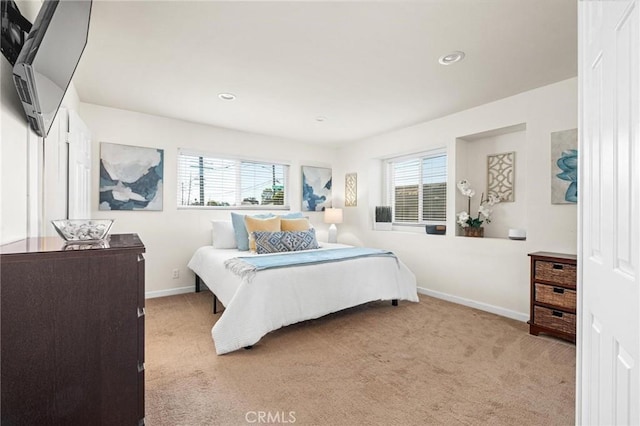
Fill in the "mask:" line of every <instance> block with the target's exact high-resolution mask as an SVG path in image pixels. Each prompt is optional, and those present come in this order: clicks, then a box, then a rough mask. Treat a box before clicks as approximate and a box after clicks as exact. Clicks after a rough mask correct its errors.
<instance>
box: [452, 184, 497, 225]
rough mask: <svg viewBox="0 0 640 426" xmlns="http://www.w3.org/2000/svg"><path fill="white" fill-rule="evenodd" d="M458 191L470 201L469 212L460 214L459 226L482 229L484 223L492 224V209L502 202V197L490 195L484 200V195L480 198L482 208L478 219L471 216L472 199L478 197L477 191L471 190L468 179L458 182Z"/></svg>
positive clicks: (480, 207) (479, 210)
mask: <svg viewBox="0 0 640 426" xmlns="http://www.w3.org/2000/svg"><path fill="white" fill-rule="evenodd" d="M457 186H458V189H459V190H460V192H461V193H462V195H464V196H465V197H467V198H468V199H469V207H468V212H467V211H462V212H460V213H458V215H457V217H458V224H459V225H460V226H461V227H463V228H466V227H469V226H470V227H473V228H480V227H481V226H482V224H483V223H484V222H487V223H491V213H492V210H491V208H490V207H493V206H494V205H496V204H497V203H499V202H500V197H499V196H497V195H494V194H489V195H488V196H487V198H486V199H485V198H484V193H482V195H481V196H480V206H479V207H478V215H477V216H476V217H472V216H471V215H470V212H471V197H473V196H474V195H476V191H474V190H473V189H472V188H471V184H470V183H469V181H467V180H466V179H463V180H461V181H460V182H458V185H457Z"/></svg>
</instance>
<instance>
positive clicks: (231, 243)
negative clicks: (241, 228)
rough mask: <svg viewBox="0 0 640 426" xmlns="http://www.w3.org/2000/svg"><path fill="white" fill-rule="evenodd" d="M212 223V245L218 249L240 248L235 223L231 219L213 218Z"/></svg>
mask: <svg viewBox="0 0 640 426" xmlns="http://www.w3.org/2000/svg"><path fill="white" fill-rule="evenodd" d="M211 225H212V226H213V229H212V231H211V237H212V241H211V245H212V246H213V248H217V249H234V248H238V246H237V244H236V234H235V232H234V231H233V224H232V223H231V221H230V220H212V221H211Z"/></svg>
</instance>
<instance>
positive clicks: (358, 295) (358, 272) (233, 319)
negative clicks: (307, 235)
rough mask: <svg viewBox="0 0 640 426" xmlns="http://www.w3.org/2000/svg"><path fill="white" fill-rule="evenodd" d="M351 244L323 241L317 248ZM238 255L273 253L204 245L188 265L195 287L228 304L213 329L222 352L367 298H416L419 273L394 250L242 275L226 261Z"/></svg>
mask: <svg viewBox="0 0 640 426" xmlns="http://www.w3.org/2000/svg"><path fill="white" fill-rule="evenodd" d="M349 247H351V246H347V245H343V244H330V243H322V244H321V247H320V248H319V249H316V250H314V251H321V250H332V249H346V248H349ZM334 251H337V250H334ZM289 254H294V253H289ZM324 254H327V253H324ZM278 255H279V256H282V255H285V256H286V255H287V254H282V253H279V254H278ZM240 256H248V257H251V256H256V257H265V256H275V255H272V254H259V255H257V254H253V255H250V254H248V253H247V252H241V251H238V250H237V249H218V248H214V247H213V246H204V247H201V248H199V249H198V250H197V251H196V252H195V253H194V255H193V257H192V258H191V260H190V261H189V264H188V266H189V268H190V269H191V270H192V271H193V272H194V273H195V274H196V282H197V286H198V285H199V284H200V282H203V283H204V284H205V285H206V286H207V287H208V288H209V289H210V290H211V292H212V293H213V294H214V297H216V298H217V299H218V300H219V301H220V302H221V303H222V305H224V306H225V309H224V311H223V312H222V315H221V317H220V318H219V319H218V321H217V322H216V324H215V325H214V327H213V329H212V330H211V333H212V336H213V340H214V342H215V347H216V352H217V353H218V355H221V354H225V353H228V352H232V351H235V350H238V349H241V348H247V347H251V346H252V345H254V344H255V343H257V342H258V341H259V340H260V339H261V338H262V337H263V336H264V335H265V334H267V333H269V332H270V331H273V330H277V329H279V328H281V327H283V326H286V325H289V324H293V323H297V322H300V321H305V320H309V319H314V318H319V317H322V316H324V315H327V314H330V313H332V312H337V311H340V310H343V309H346V308H350V307H353V306H357V305H361V304H363V303H367V302H372V301H376V300H390V301H394V302H395V301H397V300H406V301H412V302H418V295H417V290H416V278H415V275H414V274H413V273H412V272H411V271H410V270H409V269H408V268H407V267H406V266H405V265H404V264H403V263H402V262H401V261H400V260H399V259H397V258H396V257H395V256H393V255H391V256H377V255H373V256H366V257H356V258H351V259H347V260H343V261H330V262H327V263H318V264H305V265H296V266H291V267H284V268H282V267H278V268H275V269H266V270H259V271H257V272H255V273H253V274H250V275H246V274H245V275H244V276H240V275H238V274H237V273H236V272H233V271H232V270H230V269H229V268H228V267H226V266H225V262H227V265H228V264H229V262H233V261H235V260H236V259H235V258H237V257H240ZM230 259H233V260H230ZM214 303H215V302H214ZM394 304H397V302H395V303H394Z"/></svg>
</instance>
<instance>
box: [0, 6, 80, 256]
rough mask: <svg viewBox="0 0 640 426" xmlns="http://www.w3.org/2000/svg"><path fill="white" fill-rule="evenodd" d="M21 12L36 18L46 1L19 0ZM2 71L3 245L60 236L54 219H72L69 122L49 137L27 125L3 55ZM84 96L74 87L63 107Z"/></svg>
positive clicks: (53, 128)
mask: <svg viewBox="0 0 640 426" xmlns="http://www.w3.org/2000/svg"><path fill="white" fill-rule="evenodd" d="M16 4H17V5H18V8H19V9H20V12H21V13H22V14H23V15H24V16H25V17H26V18H27V19H29V21H31V22H34V21H35V18H36V16H37V14H38V11H39V10H40V6H41V5H42V3H41V2H39V1H21V0H18V1H16ZM0 62H1V63H2V64H1V65H0V66H1V71H0V81H1V92H0V96H1V98H2V115H1V117H2V118H1V120H2V121H1V126H0V127H1V128H2V143H1V144H0V165H1V166H0V167H1V169H0V200H2V203H1V208H0V244H5V243H8V242H12V241H17V240H20V239H23V238H26V237H27V236H37V235H56V233H55V230H54V229H53V227H52V226H51V224H50V223H49V220H51V219H63V218H65V217H66V193H67V191H66V187H67V180H66V170H67V145H66V143H65V142H64V132H65V131H66V126H62V127H61V126H60V123H59V121H60V120H61V119H62V121H63V122H64V121H65V120H66V115H65V113H64V110H63V113H62V115H63V116H64V117H61V114H60V113H59V114H58V115H57V116H56V118H55V120H54V123H53V125H52V126H51V130H50V131H49V135H48V136H47V138H46V140H43V139H42V138H40V137H38V135H36V134H35V133H34V132H33V131H32V130H31V129H30V128H29V125H28V123H27V117H26V115H25V113H24V110H23V108H22V104H21V102H20V98H19V97H18V94H17V91H16V89H15V86H14V85H13V79H12V75H13V72H12V67H11V64H10V63H9V61H8V60H7V59H6V58H4V57H2V58H0ZM79 104H80V99H79V97H78V94H77V92H76V90H75V87H74V86H73V83H71V84H70V85H69V88H68V89H67V92H66V94H65V96H64V98H63V100H62V104H61V106H62V107H63V108H68V109H75V110H77V109H78V106H79Z"/></svg>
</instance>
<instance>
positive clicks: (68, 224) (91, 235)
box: [51, 219, 113, 243]
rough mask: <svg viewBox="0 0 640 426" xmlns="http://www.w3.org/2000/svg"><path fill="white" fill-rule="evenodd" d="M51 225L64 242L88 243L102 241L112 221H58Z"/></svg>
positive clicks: (53, 221)
mask: <svg viewBox="0 0 640 426" xmlns="http://www.w3.org/2000/svg"><path fill="white" fill-rule="evenodd" d="M51 223H52V224H53V227H54V228H55V229H56V232H57V233H58V235H60V236H61V237H62V238H63V239H64V240H65V241H73V242H87V243H89V242H95V241H101V240H104V239H105V238H106V237H107V234H109V229H111V225H113V219H60V220H52V221H51Z"/></svg>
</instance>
